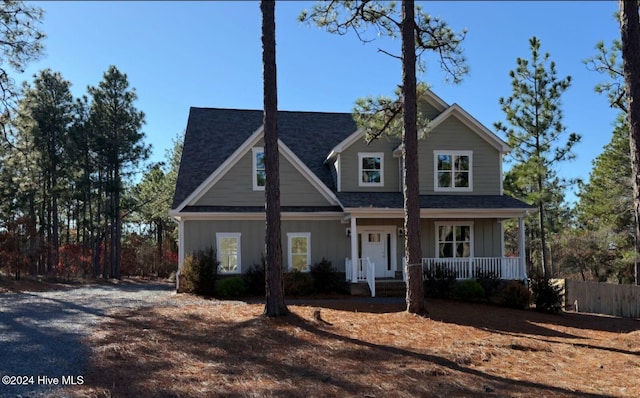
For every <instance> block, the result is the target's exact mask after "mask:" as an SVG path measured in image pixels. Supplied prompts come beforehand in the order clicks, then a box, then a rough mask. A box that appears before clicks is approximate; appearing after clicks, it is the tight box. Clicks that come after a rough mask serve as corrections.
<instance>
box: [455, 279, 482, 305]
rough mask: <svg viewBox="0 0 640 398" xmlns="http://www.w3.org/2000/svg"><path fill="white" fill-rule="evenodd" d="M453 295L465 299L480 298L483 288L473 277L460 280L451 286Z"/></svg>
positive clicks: (474, 299)
mask: <svg viewBox="0 0 640 398" xmlns="http://www.w3.org/2000/svg"><path fill="white" fill-rule="evenodd" d="M453 296H454V297H456V298H459V299H461V300H465V301H477V300H481V299H483V298H484V288H483V287H482V285H480V283H478V281H476V280H473V279H468V280H465V281H460V282H458V283H456V284H455V285H454V287H453Z"/></svg>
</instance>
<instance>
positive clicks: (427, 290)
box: [423, 265, 457, 298]
mask: <svg viewBox="0 0 640 398" xmlns="http://www.w3.org/2000/svg"><path fill="white" fill-rule="evenodd" d="M456 278H457V274H456V272H455V271H453V270H450V269H448V268H446V267H442V266H440V265H438V266H436V267H435V269H432V270H428V271H426V272H425V273H424V282H423V287H424V294H425V296H426V297H429V298H448V297H451V292H452V289H453V286H454V285H455V284H456Z"/></svg>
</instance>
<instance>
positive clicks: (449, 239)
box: [436, 222, 473, 258]
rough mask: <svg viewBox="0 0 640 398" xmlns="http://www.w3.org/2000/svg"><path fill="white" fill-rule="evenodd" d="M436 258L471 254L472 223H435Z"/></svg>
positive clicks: (469, 255) (460, 256)
mask: <svg viewBox="0 0 640 398" xmlns="http://www.w3.org/2000/svg"><path fill="white" fill-rule="evenodd" d="M436 230H437V236H436V240H437V241H436V245H437V247H436V250H437V253H438V258H463V257H472V256H473V253H472V252H473V224H471V223H468V222H467V223H464V222H462V223H436Z"/></svg>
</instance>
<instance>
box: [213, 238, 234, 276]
mask: <svg viewBox="0 0 640 398" xmlns="http://www.w3.org/2000/svg"><path fill="white" fill-rule="evenodd" d="M218 250H219V251H220V268H221V270H222V271H224V272H233V271H235V270H236V269H237V268H238V239H237V238H221V239H220V247H219V248H218Z"/></svg>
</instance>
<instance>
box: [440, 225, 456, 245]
mask: <svg viewBox="0 0 640 398" xmlns="http://www.w3.org/2000/svg"><path fill="white" fill-rule="evenodd" d="M438 240H440V241H441V242H444V241H449V242H453V226H451V225H441V226H440V227H439V230H438Z"/></svg>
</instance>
